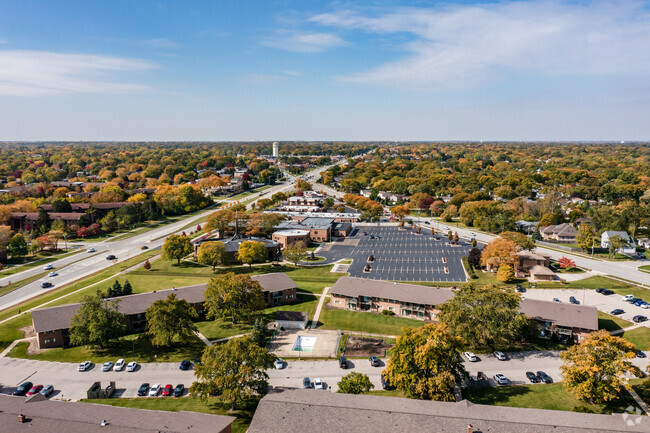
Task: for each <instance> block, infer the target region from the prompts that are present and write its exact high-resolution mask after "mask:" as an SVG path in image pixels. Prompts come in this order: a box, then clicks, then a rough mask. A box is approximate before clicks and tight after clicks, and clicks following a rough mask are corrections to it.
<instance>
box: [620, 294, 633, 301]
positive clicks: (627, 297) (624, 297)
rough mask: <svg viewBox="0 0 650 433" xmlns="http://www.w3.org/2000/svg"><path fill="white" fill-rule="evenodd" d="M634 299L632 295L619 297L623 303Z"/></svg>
mask: <svg viewBox="0 0 650 433" xmlns="http://www.w3.org/2000/svg"><path fill="white" fill-rule="evenodd" d="M632 298H634V295H625V296H621V299H622V300H623V301H625V302H627V301H629V300H630V299H632Z"/></svg>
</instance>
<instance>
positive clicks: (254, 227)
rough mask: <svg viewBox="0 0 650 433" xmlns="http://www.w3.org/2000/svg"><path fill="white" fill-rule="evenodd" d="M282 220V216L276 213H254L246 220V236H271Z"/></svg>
mask: <svg viewBox="0 0 650 433" xmlns="http://www.w3.org/2000/svg"><path fill="white" fill-rule="evenodd" d="M283 219H284V215H281V214H277V213H259V212H258V213H254V214H253V215H251V216H250V217H249V218H248V221H247V227H246V234H247V235H248V236H262V237H267V236H271V233H273V231H274V230H275V228H276V227H277V226H278V224H280V223H281V222H282V220H283Z"/></svg>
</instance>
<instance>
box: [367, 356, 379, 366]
mask: <svg viewBox="0 0 650 433" xmlns="http://www.w3.org/2000/svg"><path fill="white" fill-rule="evenodd" d="M368 360H369V361H370V365H372V366H373V367H379V365H380V362H379V358H377V357H376V356H371V357H370V358H368Z"/></svg>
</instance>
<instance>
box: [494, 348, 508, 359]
mask: <svg viewBox="0 0 650 433" xmlns="http://www.w3.org/2000/svg"><path fill="white" fill-rule="evenodd" d="M493 355H494V357H495V358H496V359H498V360H499V361H505V360H507V359H508V357H507V356H506V354H505V353H503V352H499V351H498V350H497V351H495V352H494V353H493Z"/></svg>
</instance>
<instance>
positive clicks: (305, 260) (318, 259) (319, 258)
mask: <svg viewBox="0 0 650 433" xmlns="http://www.w3.org/2000/svg"><path fill="white" fill-rule="evenodd" d="M302 261H303V262H323V261H325V257H320V256H314V258H313V259H312V258H311V256H307V257H305V258H304V259H302Z"/></svg>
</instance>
